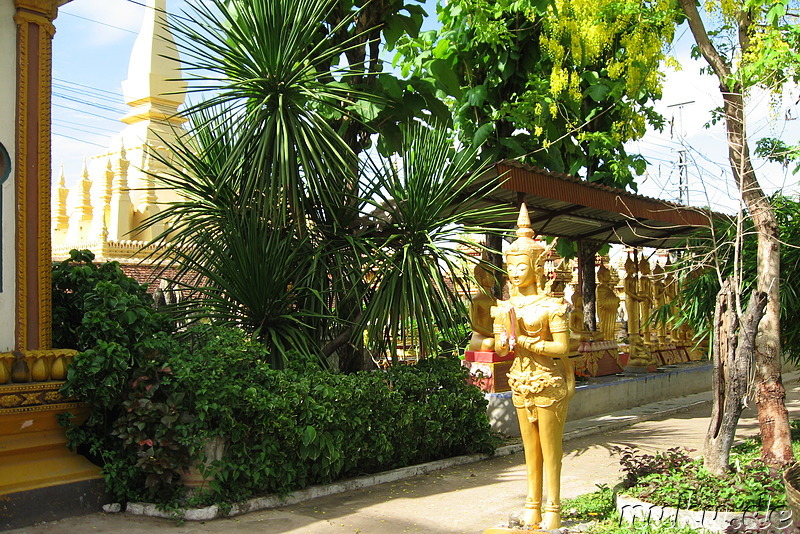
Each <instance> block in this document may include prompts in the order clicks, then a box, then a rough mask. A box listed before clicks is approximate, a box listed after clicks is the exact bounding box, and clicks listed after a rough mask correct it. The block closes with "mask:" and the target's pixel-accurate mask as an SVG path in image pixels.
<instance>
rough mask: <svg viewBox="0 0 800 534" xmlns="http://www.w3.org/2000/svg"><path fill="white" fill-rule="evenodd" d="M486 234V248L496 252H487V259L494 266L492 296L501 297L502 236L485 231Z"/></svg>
mask: <svg viewBox="0 0 800 534" xmlns="http://www.w3.org/2000/svg"><path fill="white" fill-rule="evenodd" d="M485 235H486V248H488V249H489V250H492V251H496V252H489V257H488V261H489V263H491V264H492V265H494V266H495V269H496V270H495V271H494V273H493V274H494V278H495V284H494V292H493V294H494V297H495V298H499V299H501V298H503V277H502V275H501V273H502V272H503V253H502V252H503V238H502V237H501V236H500V235H498V234H493V233H487V234H485Z"/></svg>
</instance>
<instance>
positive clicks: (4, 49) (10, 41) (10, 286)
mask: <svg viewBox="0 0 800 534" xmlns="http://www.w3.org/2000/svg"><path fill="white" fill-rule="evenodd" d="M14 12H15V9H14V0H0V143H2V144H3V146H4V147H5V148H6V151H8V154H9V156H11V175H10V176H9V177H8V179H7V180H6V181H5V183H4V184H3V185H2V191H1V192H0V196H1V197H2V202H3V208H2V213H3V220H2V222H1V223H0V228H1V230H0V231H2V240H0V241H1V242H2V245H1V246H2V250H0V254H2V272H0V276H2V281H3V283H2V292H0V352H5V351H9V350H11V349H13V348H14V327H15V326H16V321H15V318H14V317H15V313H14V306H15V305H16V299H15V292H16V276H15V272H16V271H15V256H14V213H15V212H14V156H15V153H16V147H15V145H14V142H15V141H14V139H15V137H14V125H15V124H16V120H15V110H16V107H17V103H16V80H17V74H16V72H17V71H16V62H17V60H16V51H17V46H16V36H17V27H16V24H15V23H14Z"/></svg>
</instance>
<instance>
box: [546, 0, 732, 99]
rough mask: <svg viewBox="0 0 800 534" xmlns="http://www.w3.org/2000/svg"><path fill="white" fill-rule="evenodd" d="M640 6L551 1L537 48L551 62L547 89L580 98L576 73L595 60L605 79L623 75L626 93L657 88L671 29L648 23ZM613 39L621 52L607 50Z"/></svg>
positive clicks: (601, 0) (618, 0) (600, 0)
mask: <svg viewBox="0 0 800 534" xmlns="http://www.w3.org/2000/svg"><path fill="white" fill-rule="evenodd" d="M722 1H723V2H736V1H737V0H722ZM669 3H670V0H656V4H658V5H656V6H651V8H650V9H655V10H658V9H659V8H662V9H663V10H664V11H665V12H666V10H667V8H668V5H669ZM642 9H643V8H642V5H641V3H640V1H639V0H554V3H553V6H552V7H551V8H550V10H551V11H550V13H551V16H550V17H548V20H547V24H546V27H545V31H544V32H543V34H542V37H541V45H542V48H543V49H544V50H545V51H546V53H547V54H548V56H549V57H550V58H551V59H552V60H553V64H554V67H553V71H552V72H551V75H550V92H551V94H552V95H553V96H559V97H561V98H570V99H573V100H576V101H577V100H580V99H581V98H582V94H581V90H580V78H579V74H580V73H581V72H582V71H583V70H584V68H585V66H587V65H591V64H595V63H597V62H602V63H604V65H605V67H606V69H607V72H608V76H609V78H611V79H622V78H624V79H625V82H626V93H627V94H628V95H629V96H634V95H637V94H638V93H639V92H640V91H641V90H642V89H643V88H644V89H647V90H648V91H658V89H659V87H660V85H659V84H660V78H659V76H658V73H657V71H658V68H657V67H658V62H659V61H660V60H661V59H663V57H664V54H663V52H662V43H664V42H666V41H669V40H670V39H671V35H666V33H669V32H671V31H673V30H672V25H671V24H665V25H663V27H660V28H658V29H655V28H653V27H652V26H651V25H650V23H649V22H648V21H647V20H645V19H644V18H643V16H642ZM660 32H663V33H664V35H661V34H660ZM615 44H617V45H618V46H619V47H621V48H622V50H623V51H624V54H620V55H619V56H618V57H612V56H611V54H609V51H610V50H611V48H612V47H614V46H615ZM604 56H607V57H604Z"/></svg>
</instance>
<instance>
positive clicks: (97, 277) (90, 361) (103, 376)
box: [52, 250, 169, 464]
mask: <svg viewBox="0 0 800 534" xmlns="http://www.w3.org/2000/svg"><path fill="white" fill-rule="evenodd" d="M93 260H94V254H92V253H91V252H90V251H88V250H83V251H77V250H72V251H71V252H70V257H69V259H67V260H65V261H62V262H59V263H56V264H54V265H53V297H52V298H53V345H54V346H56V347H59V348H74V349H78V350H80V351H81V352H80V353H78V354H77V355H76V356H75V358H74V359H73V361H72V364H71V365H70V367H69V369H68V370H67V379H66V383H65V385H64V386H63V388H62V390H61V391H62V393H63V394H65V395H67V396H69V397H72V398H75V399H77V400H79V401H82V402H86V403H88V404H89V405H90V406H91V407H92V410H91V413H90V415H89V418H88V419H87V420H86V422H84V423H83V424H82V425H81V426H76V425H74V424H73V423H71V422H70V421H69V416H68V415H64V416H62V417H61V421H62V424H64V426H66V428H67V438H68V440H69V443H70V445H71V446H73V447H81V451H82V452H84V453H86V454H87V455H88V456H89V457H90V458H92V459H93V460H95V461H96V462H98V463H100V464H105V463H109V462H111V463H113V462H118V461H119V459H118V458H117V457H116V453H117V451H116V450H115V449H114V447H113V446H111V444H110V436H109V432H110V431H111V426H112V424H113V422H114V420H115V419H116V418H117V417H118V415H119V412H120V410H121V405H120V403H121V400H122V395H123V392H124V391H125V389H126V388H127V384H128V381H129V380H130V373H131V370H132V369H133V367H134V366H135V365H136V363H135V359H136V358H135V354H136V351H137V350H138V349H137V347H138V346H139V345H140V344H141V343H142V342H143V341H145V340H149V339H151V338H152V336H153V335H155V334H156V333H157V332H161V331H164V330H165V329H167V328H169V321H168V319H167V318H166V316H164V315H162V314H159V313H156V312H155V311H154V310H153V308H152V298H151V297H150V295H148V294H147V288H146V286H144V285H141V284H139V283H138V282H136V280H134V279H132V278H130V277H128V276H127V275H125V273H123V272H122V269H120V267H119V264H118V263H117V262H106V263H103V264H101V265H99V266H98V265H95V264H94V263H93Z"/></svg>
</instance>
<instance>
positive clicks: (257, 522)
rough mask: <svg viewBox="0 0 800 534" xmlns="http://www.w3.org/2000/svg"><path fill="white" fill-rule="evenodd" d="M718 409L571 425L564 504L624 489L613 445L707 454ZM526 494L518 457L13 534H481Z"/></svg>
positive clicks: (674, 406) (682, 409) (793, 388)
mask: <svg viewBox="0 0 800 534" xmlns="http://www.w3.org/2000/svg"><path fill="white" fill-rule="evenodd" d="M785 380H786V383H787V392H788V399H787V406H788V408H789V410H790V415H791V417H792V418H793V419H796V418H800V384H799V383H798V381H797V375H796V374H790V375H785ZM709 399H710V394H709V393H701V394H697V395H691V396H689V397H683V398H681V399H674V400H670V401H665V402H661V403H655V404H651V405H647V406H644V407H640V408H637V409H634V410H628V411H626V412H621V413H616V414H612V415H609V416H605V417H603V418H600V420H598V419H596V418H595V419H592V420H582V421H575V422H571V423H568V428H567V432H566V441H565V443H564V451H565V458H564V469H563V482H562V483H563V490H562V494H563V496H564V497H575V496H576V495H580V494H582V493H587V492H590V491H593V490H594V489H595V486H596V484H608V485H613V484H615V483H616V482H617V481H618V480H619V476H620V475H619V469H618V462H617V459H616V458H615V457H613V456H612V455H611V452H610V449H611V447H612V446H614V445H636V446H638V447H639V448H641V449H644V450H657V449H666V448H669V447H673V446H676V445H680V446H684V447H689V448H694V449H700V448H701V446H702V442H703V438H704V435H705V431H706V426H707V424H708V417H709V414H710V404H709V402H708V401H709ZM615 427H617V428H615ZM757 432H758V424H757V421H756V419H755V409H754V408H753V407H751V408H748V409H747V410H746V411H745V413H744V415H743V417H742V420H741V422H740V425H739V433H738V434H739V436H740V437H747V436H752V435H755V434H757ZM695 454H697V453H695ZM524 491H525V463H524V459H523V456H522V454H521V453H514V454H511V455H508V456H503V457H496V458H491V459H489V460H485V461H481V462H476V463H471V464H467V465H461V466H457V467H451V468H448V469H444V470H441V471H436V472H433V473H429V474H427V475H418V476H414V477H411V478H408V479H405V480H400V481H397V482H392V483H387V484H381V485H378V486H374V487H371V488H365V489H360V490H355V491H350V492H346V493H340V494H337V495H331V496H328V497H320V498H317V499H313V500H310V501H306V502H304V503H300V504H295V505H292V506H287V507H284V508H280V509H273V510H265V511H262V512H253V513H250V514H246V515H242V516H239V517H235V518H230V519H218V520H214V521H206V522H188V521H187V522H185V523H182V524H176V522H175V521H172V520H168V519H156V518H149V517H135V516H131V515H128V514H102V513H98V514H91V515H85V516H79V517H73V518H68V519H63V520H61V521H56V522H52V523H45V524H41V525H36V526H33V527H28V528H23V529H18V530H13V531H8V532H10V533H17V534H21V533H31V534H38V533H48V534H61V533H63V534H83V533H90V532H92V533H119V534H128V533H130V534H133V533H136V534H140V533H142V532H170V533H179V534H185V533H207V532H208V533H213V532H220V533H221V532H236V533H250V532H258V533H275V534H290V533H291V534H301V533H303V534H328V533H336V534H343V533H349V534H355V533H362V534H373V533H392V534H393V533H401V532H417V533H426V534H451V533H466V534H478V533H480V532H482V531H483V530H484V529H486V528H488V527H490V526H494V525H496V524H499V523H502V522H504V521H505V520H506V519H507V518H508V513H509V512H511V511H514V510H515V509H519V508H521V505H522V503H523V501H524V497H525V495H524Z"/></svg>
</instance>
